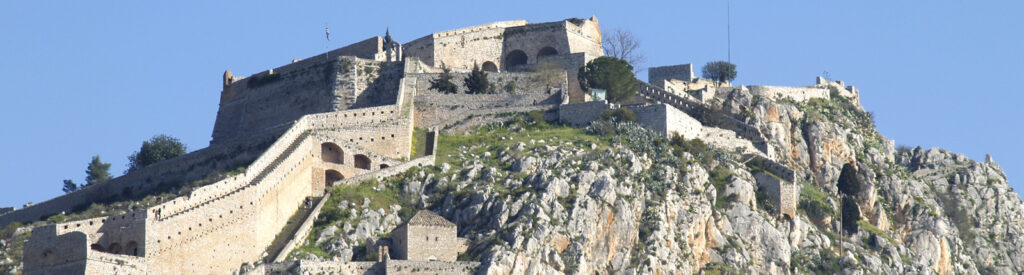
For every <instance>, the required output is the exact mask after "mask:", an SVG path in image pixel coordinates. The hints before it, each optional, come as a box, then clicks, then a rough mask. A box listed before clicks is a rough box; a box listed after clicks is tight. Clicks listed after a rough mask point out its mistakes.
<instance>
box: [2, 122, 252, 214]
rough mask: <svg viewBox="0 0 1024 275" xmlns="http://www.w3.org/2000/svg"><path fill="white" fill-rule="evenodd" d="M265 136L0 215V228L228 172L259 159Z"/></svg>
mask: <svg viewBox="0 0 1024 275" xmlns="http://www.w3.org/2000/svg"><path fill="white" fill-rule="evenodd" d="M269 140H270V139H269V138H268V137H266V136H256V137H253V138H252V140H247V141H245V142H240V143H232V144H224V145H223V146H211V147H207V148H203V149H200V150H196V151H193V152H191V153H188V154H185V155H183V156H179V157H176V158H173V159H169V160H165V161H161V162H158V163H155V164H152V165H150V166H147V167H143V168H141V169H139V170H137V171H135V172H132V173H130V174H127V175H123V176H120V177H116V178H113V179H111V180H109V181H106V182H103V183H99V184H96V185H90V186H86V187H85V188H83V189H81V190H78V191H75V192H71V193H67V194H64V195H61V196H58V197H55V198H52V199H49V200H47V201H44V202H41V203H37V204H34V205H32V206H30V207H26V208H22V209H18V210H15V211H12V212H8V213H6V214H3V215H0V225H6V224H9V223H11V222H15V221H17V222H33V221H37V220H41V219H44V218H46V217H47V216H50V215H53V214H57V213H60V212H72V211H76V210H78V209H83V208H85V207H88V206H89V204H92V203H106V202H109V201H117V200H122V199H126V198H128V197H131V196H135V195H138V194H145V193H150V192H152V190H154V189H163V188H171V187H178V186H180V185H181V184H183V183H188V182H191V181H195V180H200V179H204V178H207V177H209V176H212V175H214V174H215V173H216V172H218V171H223V170H230V169H233V168H234V167H235V166H237V165H239V164H242V163H247V162H250V161H252V160H253V159H255V158H256V157H257V156H259V153H260V152H262V150H263V149H264V148H265V147H266V146H267V144H269V142H267V141H269Z"/></svg>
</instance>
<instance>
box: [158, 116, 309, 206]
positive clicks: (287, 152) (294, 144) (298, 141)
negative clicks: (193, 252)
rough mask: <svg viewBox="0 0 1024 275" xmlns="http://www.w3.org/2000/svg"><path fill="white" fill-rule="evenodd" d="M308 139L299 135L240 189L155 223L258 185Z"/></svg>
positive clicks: (304, 135)
mask: <svg viewBox="0 0 1024 275" xmlns="http://www.w3.org/2000/svg"><path fill="white" fill-rule="evenodd" d="M308 137H309V131H306V132H303V133H302V134H301V135H299V137H297V138H296V139H295V140H294V141H292V143H291V144H289V145H288V148H286V149H285V150H284V151H282V152H281V154H279V155H278V156H277V157H276V158H275V159H274V161H272V162H271V163H270V164H268V165H267V167H266V168H264V169H263V170H262V171H260V173H259V174H257V175H256V177H254V178H253V179H252V180H251V181H249V183H247V184H245V185H242V186H240V188H236V189H235V190H232V191H231V192H228V193H225V194H223V195H221V196H217V197H215V198H213V199H210V200H207V201H204V202H202V203H199V204H196V205H193V206H191V207H188V208H185V209H181V210H179V211H175V212H174V213H170V214H167V215H162V216H160V217H159V219H158V220H157V221H164V220H167V219H170V218H174V217H176V216H180V215H184V214H188V213H190V212H192V211H195V210H196V209H199V208H202V207H204V206H206V205H209V204H212V203H216V202H218V201H221V200H223V199H225V198H227V197H230V196H232V195H234V194H238V193H240V192H242V191H245V190H247V189H248V188H250V187H254V186H257V185H259V183H261V182H263V180H264V179H266V177H267V175H268V174H270V172H272V171H273V170H274V169H275V168H277V166H278V165H280V164H281V162H284V160H285V158H287V157H288V156H290V155H291V154H292V153H294V152H295V150H296V149H297V148H298V147H299V145H301V144H302V142H303V141H305V140H306V138H308Z"/></svg>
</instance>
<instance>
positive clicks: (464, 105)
mask: <svg viewBox="0 0 1024 275" xmlns="http://www.w3.org/2000/svg"><path fill="white" fill-rule="evenodd" d="M489 75H490V76H489V77H488V78H489V79H491V80H492V81H499V80H501V81H508V82H513V83H516V88H517V89H516V93H514V94H510V93H506V92H504V90H503V89H502V88H503V87H502V86H499V87H498V92H497V93H495V94H473V95H467V94H443V93H440V92H437V91H434V90H431V89H430V88H429V87H430V80H429V79H433V78H435V77H436V74H420V75H415V74H413V75H410V78H415V80H414V81H415V87H416V99H415V107H416V112H415V113H416V118H415V122H416V127H420V128H435V127H437V128H443V127H445V126H448V125H451V124H454V123H456V122H459V121H461V120H463V119H465V118H467V117H469V116H470V115H481V114H498V113H505V112H518V111H525V110H527V109H529V110H533V109H535V108H533V107H535V106H545V105H550V106H554V105H557V104H559V103H560V102H561V94H560V93H559V92H557V90H548V89H546V88H547V87H541V86H539V85H536V84H535V83H536V82H532V80H533V79H534V77H535V75H534V74H530V73H491V74H489ZM453 82H456V83H459V82H462V81H461V78H460V77H459V76H456V77H455V78H454V81H453ZM520 83H522V84H520ZM531 83H533V84H531ZM534 103H536V105H535V104H534Z"/></svg>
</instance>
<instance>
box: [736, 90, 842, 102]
mask: <svg viewBox="0 0 1024 275" xmlns="http://www.w3.org/2000/svg"><path fill="white" fill-rule="evenodd" d="M747 88H748V89H750V93H751V94H754V95H759V96H762V97H764V98H767V99H771V100H779V99H783V98H789V99H792V100H795V101H797V102H802V101H807V100H810V99H812V98H822V99H825V100H828V99H829V92H828V89H823V88H807V87H782V86H749V87H747Z"/></svg>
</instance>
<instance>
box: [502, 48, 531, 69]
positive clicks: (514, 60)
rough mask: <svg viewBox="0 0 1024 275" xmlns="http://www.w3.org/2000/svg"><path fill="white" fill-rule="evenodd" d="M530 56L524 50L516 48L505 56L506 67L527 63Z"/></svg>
mask: <svg viewBox="0 0 1024 275" xmlns="http://www.w3.org/2000/svg"><path fill="white" fill-rule="evenodd" d="M527 61H528V58H527V57H526V53H525V52H523V51H522V50H514V51H511V52H509V53H508V55H506V56H505V68H506V69H508V68H512V67H515V66H519V65H526V62H527Z"/></svg>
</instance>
